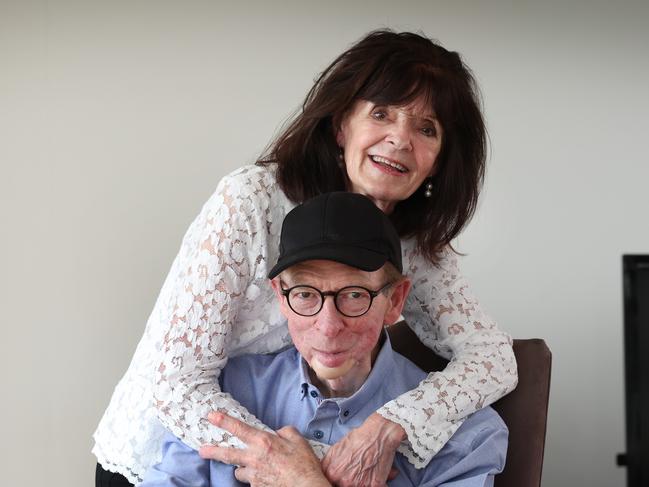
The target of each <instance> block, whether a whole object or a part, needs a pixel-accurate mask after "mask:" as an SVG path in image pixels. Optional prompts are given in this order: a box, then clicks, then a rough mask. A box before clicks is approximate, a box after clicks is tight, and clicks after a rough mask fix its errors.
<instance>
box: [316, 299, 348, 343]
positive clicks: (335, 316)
mask: <svg viewBox="0 0 649 487" xmlns="http://www.w3.org/2000/svg"><path fill="white" fill-rule="evenodd" d="M316 326H317V327H318V329H319V330H320V332H321V333H322V334H323V335H325V336H328V337H334V336H336V335H338V333H340V331H341V330H342V329H343V328H344V327H345V323H344V322H343V316H342V315H341V314H340V313H339V312H338V310H337V309H336V304H335V303H334V298H333V296H325V300H324V303H322V309H321V310H320V312H319V313H318V319H317V320H316Z"/></svg>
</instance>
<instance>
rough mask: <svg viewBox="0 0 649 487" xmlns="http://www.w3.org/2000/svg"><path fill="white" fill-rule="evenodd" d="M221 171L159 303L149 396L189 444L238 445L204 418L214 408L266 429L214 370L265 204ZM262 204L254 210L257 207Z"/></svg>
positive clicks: (223, 358)
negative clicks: (159, 333)
mask: <svg viewBox="0 0 649 487" xmlns="http://www.w3.org/2000/svg"><path fill="white" fill-rule="evenodd" d="M255 203H256V202H255V200H254V199H253V198H251V197H250V196H248V197H246V196H245V195H243V194H242V193H241V191H240V188H238V187H236V184H235V183H234V182H233V180H232V179H228V178H225V179H224V180H222V181H221V183H220V184H219V186H218V187H217V190H216V192H215V193H214V195H213V196H212V197H211V198H210V200H209V201H208V202H207V203H206V204H205V206H204V207H203V209H202V211H201V213H200V214H199V215H198V217H197V218H196V220H194V222H193V223H192V225H191V226H190V228H189V230H188V231H187V233H186V235H185V237H184V239H183V243H182V246H181V249H180V252H179V254H178V256H177V257H176V261H175V262H174V264H173V266H172V271H171V273H170V275H169V277H168V278H167V282H166V283H165V287H168V290H167V293H166V295H165V298H164V299H161V300H160V302H159V303H158V306H159V307H160V309H159V310H158V312H159V313H160V314H161V316H160V320H161V321H162V322H163V323H166V324H167V325H166V333H165V334H164V336H163V339H162V343H161V344H160V351H161V358H160V361H159V365H158V367H157V368H156V371H155V384H154V400H155V404H156V407H157V410H158V416H159V419H160V420H161V422H162V423H163V424H164V426H165V427H167V428H168V429H169V430H170V431H171V432H172V433H173V434H174V435H176V436H177V437H179V438H181V439H182V440H183V441H184V442H185V443H186V444H187V445H189V446H191V447H192V448H195V449H197V448H198V447H199V446H200V445H202V444H204V443H208V442H222V441H224V442H226V443H227V444H229V445H231V446H241V445H240V443H239V442H238V440H237V439H236V438H229V437H228V436H227V433H225V432H224V431H222V430H220V429H218V428H216V427H214V426H212V425H211V424H210V423H209V422H208V421H207V420H206V419H205V418H206V416H207V414H208V413H209V412H210V411H211V410H214V409H221V410H227V412H228V413H229V414H231V415H233V416H235V417H237V418H239V419H241V420H243V421H245V422H246V423H249V424H251V425H253V426H256V427H258V428H262V429H267V428H265V427H264V425H263V424H262V423H261V422H259V421H258V420H257V419H256V418H255V417H254V416H252V415H251V414H249V413H248V412H247V411H246V410H245V409H244V408H243V407H242V406H240V405H239V403H238V402H236V401H235V400H234V399H233V398H232V397H231V396H230V395H229V394H226V393H223V392H221V391H220V389H219V386H218V381H217V379H218V377H219V375H220V371H221V370H222V368H223V367H224V366H225V364H226V362H227V347H228V342H229V340H230V338H231V335H232V329H231V327H232V323H233V322H234V320H235V318H236V313H237V310H238V308H239V306H240V302H241V300H242V299H245V298H246V297H245V292H246V288H247V286H248V284H249V282H250V279H251V276H252V275H253V269H252V266H254V265H255V262H256V261H255V258H254V257H253V256H252V255H250V254H251V253H252V251H253V249H255V247H256V248H257V249H259V248H260V247H259V245H258V244H257V245H255V242H253V240H254V238H255V235H256V234H259V233H260V232H259V230H260V229H259V228H258V227H259V221H258V219H257V218H255V216H256V215H258V214H259V213H261V214H262V215H263V211H264V209H263V208H254V206H255ZM258 212H259V213H258Z"/></svg>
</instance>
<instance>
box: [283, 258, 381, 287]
mask: <svg viewBox="0 0 649 487" xmlns="http://www.w3.org/2000/svg"><path fill="white" fill-rule="evenodd" d="M377 273H378V271H374V272H368V271H364V270H361V269H357V268H356V267H351V266H348V265H346V264H342V263H340V262H336V261H332V260H307V261H305V262H300V263H299V264H295V265H293V266H291V267H289V268H288V269H286V270H285V271H284V272H282V274H281V275H282V277H289V278H290V279H291V280H293V281H297V280H302V279H308V280H325V279H336V280H349V281H353V283H354V284H362V283H365V282H371V281H372V280H373V276H374V275H376V274H377Z"/></svg>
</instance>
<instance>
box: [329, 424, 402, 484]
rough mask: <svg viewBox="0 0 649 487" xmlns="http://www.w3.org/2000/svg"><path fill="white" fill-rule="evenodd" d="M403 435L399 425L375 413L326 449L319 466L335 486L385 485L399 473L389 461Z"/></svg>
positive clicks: (391, 460)
mask: <svg viewBox="0 0 649 487" xmlns="http://www.w3.org/2000/svg"><path fill="white" fill-rule="evenodd" d="M405 437H406V433H405V431H404V430H403V428H402V427H401V426H400V425H398V424H396V423H393V422H392V421H389V420H387V419H385V418H383V417H382V416H380V415H379V414H376V413H374V414H372V415H371V416H370V417H368V418H367V419H366V420H365V422H364V423H363V424H362V425H361V426H360V427H358V428H356V429H353V430H351V431H350V432H349V433H347V435H345V437H344V438H343V439H342V440H340V441H339V442H338V443H336V444H335V445H333V446H332V447H331V448H330V449H329V451H328V452H327V454H326V456H325V457H324V459H323V460H322V469H323V470H324V473H325V475H326V477H327V479H328V480H329V481H330V482H331V483H332V484H334V485H336V486H338V487H384V486H385V485H386V484H387V481H388V480H391V479H393V478H394V477H396V475H398V471H397V470H395V469H393V468H392V463H393V461H394V455H395V452H396V450H397V447H398V446H399V444H400V443H401V441H402V440H403V439H404V438H405Z"/></svg>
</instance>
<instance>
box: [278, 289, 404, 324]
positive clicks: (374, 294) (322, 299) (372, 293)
mask: <svg viewBox="0 0 649 487" xmlns="http://www.w3.org/2000/svg"><path fill="white" fill-rule="evenodd" d="M392 284H394V281H390V282H388V283H386V284H385V285H383V286H381V287H380V288H379V289H377V290H376V291H373V290H371V289H367V288H366V287H364V286H345V287H341V288H340V289H338V291H320V289H318V288H317V287H313V286H309V285H307V284H298V285H296V286H292V287H290V288H288V289H284V288H280V293H281V294H282V296H284V297H285V298H286V302H287V303H288V307H289V308H291V310H292V311H293V313H295V314H297V315H300V316H305V317H307V318H308V317H311V316H315V315H317V314H318V313H319V312H320V311H322V308H323V307H324V302H325V299H326V297H327V296H332V297H333V298H334V306H335V307H336V310H337V311H338V312H339V313H340V314H341V315H343V316H346V317H347V318H359V317H361V316H363V315H365V314H367V312H368V311H369V310H370V308H372V303H374V298H375V297H377V296H378V295H379V294H381V293H382V292H383V291H385V290H386V289H388V288H389V287H390V286H392ZM298 287H306V288H309V289H313V290H314V291H316V292H317V293H318V294H319V295H320V307H319V308H318V310H317V311H316V312H315V313H312V314H309V315H305V314H304V313H300V312H299V311H296V310H295V309H294V308H293V306H292V305H291V298H290V297H289V293H290V292H291V291H292V290H293V289H296V288H298ZM345 289H362V290H363V291H367V293H368V294H369V295H370V304H368V305H367V309H366V310H365V311H363V312H362V313H361V314H358V315H348V314H347V313H343V312H342V311H341V310H340V308H339V307H338V299H337V298H338V294H340V293H341V292H342V291H344V290H345Z"/></svg>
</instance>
